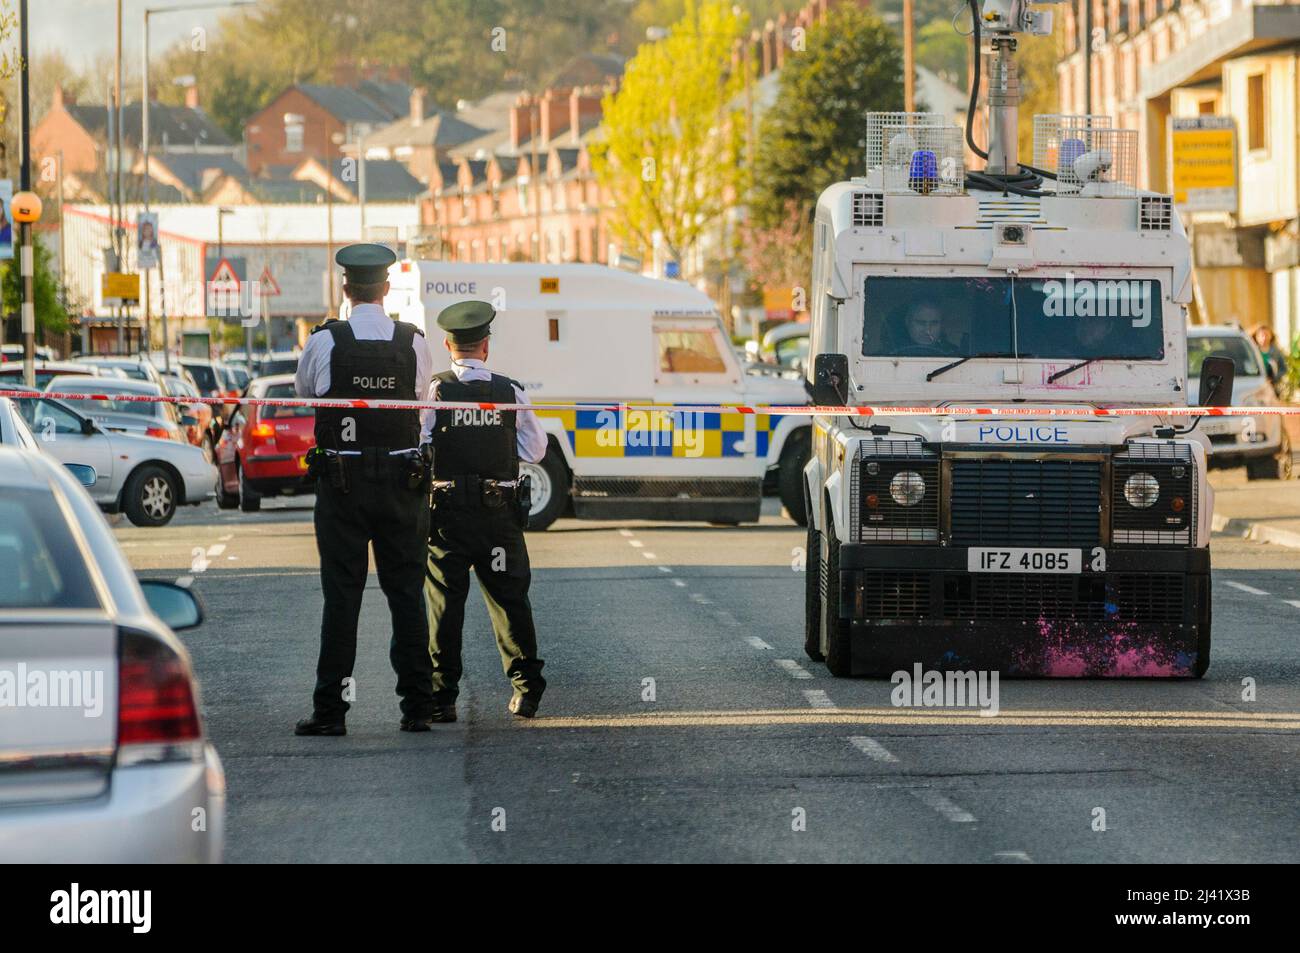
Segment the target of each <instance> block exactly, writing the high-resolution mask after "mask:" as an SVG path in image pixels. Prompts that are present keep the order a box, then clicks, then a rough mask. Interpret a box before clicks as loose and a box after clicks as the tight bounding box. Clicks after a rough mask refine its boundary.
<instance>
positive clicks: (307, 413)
mask: <svg viewBox="0 0 1300 953" xmlns="http://www.w3.org/2000/svg"><path fill="white" fill-rule="evenodd" d="M265 396H266V397H269V398H279V397H297V396H298V395H297V394H296V393H294V390H293V385H292V384H273V385H271V386H270V387H268V388H267V389H266V395H265ZM262 416H263V417H315V416H316V409H315V408H314V407H263V408H262Z"/></svg>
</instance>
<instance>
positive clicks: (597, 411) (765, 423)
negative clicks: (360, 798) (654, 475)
mask: <svg viewBox="0 0 1300 953" xmlns="http://www.w3.org/2000/svg"><path fill="white" fill-rule="evenodd" d="M727 406H740V405H734V404H733V405H727ZM677 408H680V409H677ZM536 412H537V414H538V416H541V417H546V418H550V419H555V420H559V421H560V423H561V425H562V426H563V428H564V433H565V435H566V437H567V438H568V441H569V447H570V449H571V450H572V451H573V454H574V456H577V457H691V458H700V457H724V458H725V457H743V456H745V455H746V453H745V426H746V420H747V419H752V420H753V421H754V436H755V438H756V439H755V447H754V455H755V456H757V457H760V458H761V457H766V456H767V453H768V448H769V447H770V446H771V442H772V432H773V431H774V430H775V429H776V426H777V424H778V423H780V421H781V415H780V414H748V415H742V414H721V413H709V412H708V411H698V410H692V409H691V405H689V404H680V405H674V409H672V410H662V409H655V410H639V409H638V408H637V407H636V405H635V404H633V405H629V406H628V409H627V410H626V412H624V413H620V412H618V411H615V410H609V409H607V408H600V407H597V408H594V409H592V410H558V409H557V410H548V409H547V408H546V407H545V405H538V406H537V407H536Z"/></svg>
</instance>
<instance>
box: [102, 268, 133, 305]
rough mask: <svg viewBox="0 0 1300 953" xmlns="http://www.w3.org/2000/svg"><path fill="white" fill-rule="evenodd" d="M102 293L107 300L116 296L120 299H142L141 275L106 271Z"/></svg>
mask: <svg viewBox="0 0 1300 953" xmlns="http://www.w3.org/2000/svg"><path fill="white" fill-rule="evenodd" d="M100 287H101V293H102V294H103V297H104V299H105V301H106V302H107V299H109V298H114V299H117V300H118V301H139V300H140V276H139V275H135V274H126V273H123V272H120V271H106V272H104V278H103V282H102V283H101V286H100Z"/></svg>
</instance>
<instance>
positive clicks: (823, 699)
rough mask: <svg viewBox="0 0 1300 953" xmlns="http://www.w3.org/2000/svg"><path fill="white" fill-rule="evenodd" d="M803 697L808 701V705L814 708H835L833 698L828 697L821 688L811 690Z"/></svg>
mask: <svg viewBox="0 0 1300 953" xmlns="http://www.w3.org/2000/svg"><path fill="white" fill-rule="evenodd" d="M803 697H804V698H806V699H808V704H809V705H812V706H813V707H814V708H834V707H835V702H833V701H831V696H829V695H827V694H826V693H825V692H824V691H822V690H821V689H820V688H810V689H808V690H807V691H805V692H804V693H803Z"/></svg>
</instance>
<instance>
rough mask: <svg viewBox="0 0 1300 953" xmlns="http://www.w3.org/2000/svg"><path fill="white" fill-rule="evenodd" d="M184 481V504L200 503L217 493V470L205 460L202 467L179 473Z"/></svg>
mask: <svg viewBox="0 0 1300 953" xmlns="http://www.w3.org/2000/svg"><path fill="white" fill-rule="evenodd" d="M181 479H183V480H184V481H185V502H186V503H202V502H203V501H204V500H210V499H212V498H213V497H214V496H215V495H216V492H217V489H216V487H217V468H216V465H215V464H212V463H208V462H207V461H206V460H204V462H203V463H202V465H199V466H195V467H194V468H193V469H191V470H185V471H182V472H181Z"/></svg>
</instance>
